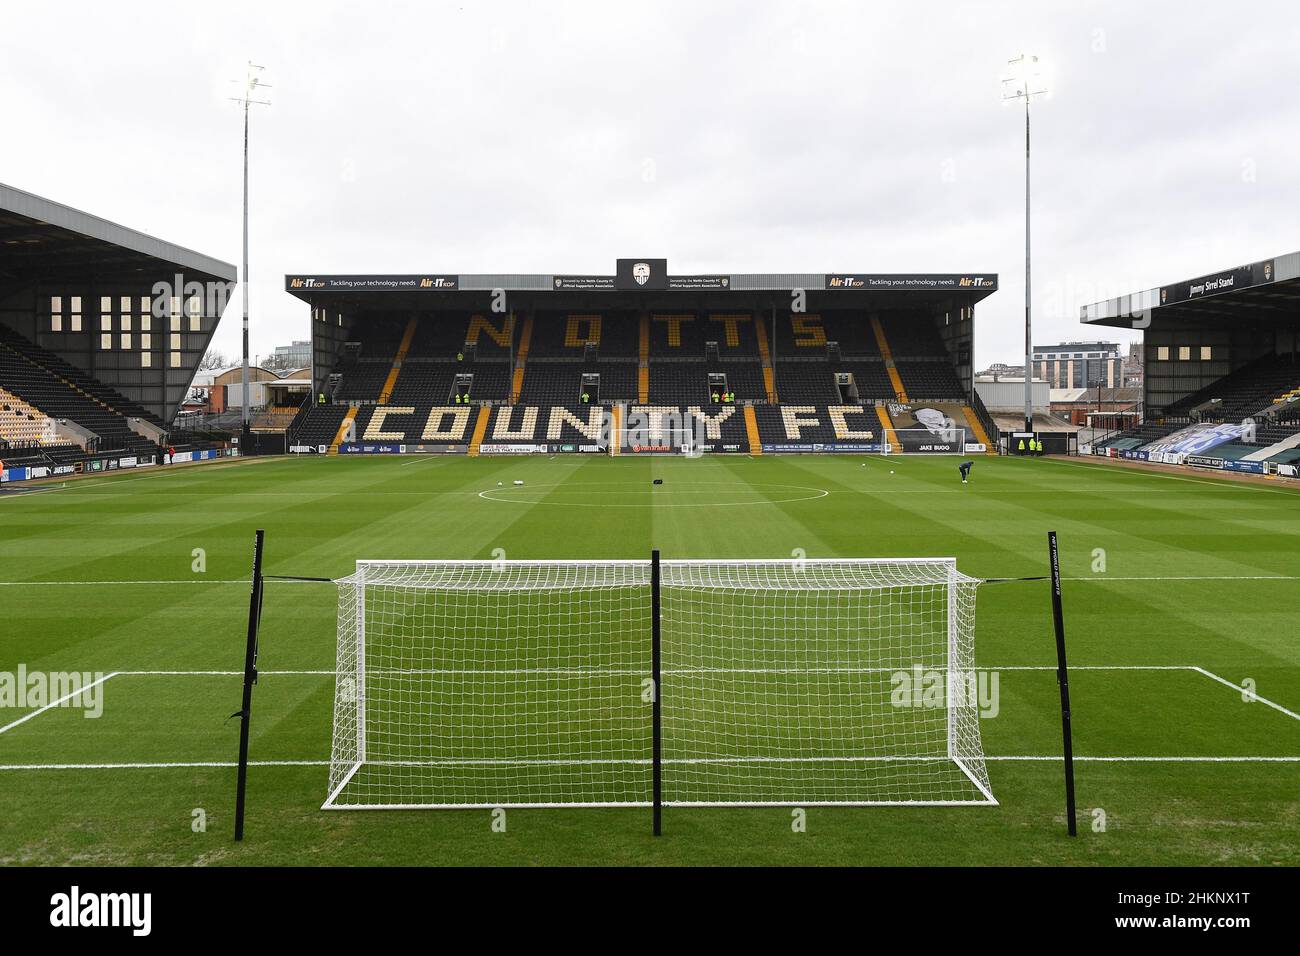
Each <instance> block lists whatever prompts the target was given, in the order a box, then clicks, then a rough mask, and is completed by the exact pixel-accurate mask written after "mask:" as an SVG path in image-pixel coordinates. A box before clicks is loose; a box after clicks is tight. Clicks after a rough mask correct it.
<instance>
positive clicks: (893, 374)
mask: <svg viewBox="0 0 1300 956" xmlns="http://www.w3.org/2000/svg"><path fill="white" fill-rule="evenodd" d="M871 331H872V332H873V333H875V336H876V345H877V346H879V348H880V355H881V357H882V358H883V359H884V360H885V372H886V373H887V374H888V375H889V383H890V384H891V385H892V386H894V397H895V398H896V399H898V400H899V401H900V402H902V403H904V404H906V403H907V400H908V399H907V392H906V391H905V390H904V389H903V380H902V379H901V378H899V377H898V367H897V366H896V365H894V353H893V352H891V351H890V349H889V343H888V342H887V341H886V340H885V327H884V326H883V325H881V324H880V319H879V318H878V317H876V316H874V315H873V316H872V317H871ZM881 424H884V421H883V420H882V421H881ZM889 431H890V433H891V434H892V428H890V429H889Z"/></svg>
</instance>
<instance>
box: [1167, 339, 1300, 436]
mask: <svg viewBox="0 0 1300 956" xmlns="http://www.w3.org/2000/svg"><path fill="white" fill-rule="evenodd" d="M1296 388H1300V364H1297V363H1296V361H1295V360H1294V359H1293V358H1291V357H1290V356H1283V355H1269V356H1265V357H1264V358H1261V359H1257V360H1256V361H1254V362H1251V363H1249V364H1247V365H1244V366H1242V367H1241V368H1239V369H1237V371H1235V372H1233V373H1231V374H1230V375H1225V376H1224V377H1223V378H1221V379H1219V380H1218V381H1217V382H1215V383H1213V384H1212V385H1207V386H1206V387H1205V388H1202V389H1200V390H1199V391H1196V392H1194V393H1192V394H1191V395H1188V396H1187V397H1186V398H1184V399H1182V400H1181V401H1178V402H1175V403H1174V404H1173V405H1170V406H1169V407H1168V408H1167V409H1165V417H1166V418H1171V419H1176V418H1181V419H1188V418H1190V417H1192V415H1193V412H1195V417H1197V418H1198V419H1200V420H1201V421H1212V422H1232V421H1241V420H1242V419H1243V418H1247V417H1249V416H1251V415H1256V414H1258V413H1259V412H1261V411H1263V410H1264V409H1266V408H1269V407H1271V406H1272V405H1274V404H1275V403H1276V402H1278V401H1279V399H1280V398H1281V397H1282V396H1283V395H1285V394H1287V393H1289V392H1291V391H1292V390H1294V389H1296ZM1211 403H1213V404H1211Z"/></svg>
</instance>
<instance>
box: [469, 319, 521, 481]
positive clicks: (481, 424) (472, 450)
mask: <svg viewBox="0 0 1300 956" xmlns="http://www.w3.org/2000/svg"><path fill="white" fill-rule="evenodd" d="M528 321H529V322H531V321H532V320H531V319H529V320H528ZM527 327H528V326H527V324H526V323H525V325H524V328H525V329H526V328H527ZM519 383H520V385H522V384H523V367H522V366H520V368H519ZM491 418H492V409H491V408H490V407H489V406H487V405H480V406H479V409H478V418H477V419H475V421H474V437H473V438H471V439H470V440H469V451H468V455H469V457H471V458H477V457H478V453H479V449H480V448H482V447H483V438H484V436H486V435H487V430H488V420H489V419H491Z"/></svg>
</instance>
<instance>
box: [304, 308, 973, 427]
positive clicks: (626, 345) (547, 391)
mask: <svg viewBox="0 0 1300 956" xmlns="http://www.w3.org/2000/svg"><path fill="white" fill-rule="evenodd" d="M880 319H881V322H880V328H881V329H882V330H884V332H885V335H887V336H888V337H889V340H890V342H891V343H894V344H893V349H892V352H891V355H890V358H889V359H888V360H887V359H886V356H885V354H883V353H882V346H881V339H880V336H879V335H878V334H877V330H876V326H875V324H874V323H873V321H872V317H871V316H869V315H867V314H865V313H862V312H858V311H853V310H830V311H827V312H825V313H822V314H817V315H807V314H789V313H787V314H786V315H784V316H778V317H777V319H776V321H775V323H773V322H772V319H771V316H770V314H768V315H764V314H763V313H752V312H744V311H735V312H729V313H723V312H672V313H669V312H664V313H651V314H649V315H646V316H644V317H642V316H639V315H637V314H635V313H630V312H617V311H615V312H609V313H603V312H596V311H591V312H581V313H577V312H561V311H545V310H543V311H539V312H537V313H535V314H532V315H522V316H520V317H518V319H517V321H516V322H515V323H514V327H513V328H512V326H511V323H510V320H509V319H508V317H506V316H502V315H498V314H469V313H447V314H436V315H427V316H417V317H416V324H415V327H414V329H413V330H412V334H411V336H410V339H409V347H408V348H407V350H406V351H405V353H404V354H399V353H400V351H401V343H402V341H404V340H405V338H404V337H405V335H406V329H407V327H408V325H409V323H410V317H409V316H373V317H371V316H367V317H363V318H362V319H361V320H360V321H358V322H357V323H356V324H355V325H354V327H353V329H352V332H351V333H350V342H349V344H347V345H345V346H344V347H342V348H340V351H339V355H338V357H337V359H336V361H335V365H334V368H333V369H332V372H333V373H334V374H336V375H338V376H339V378H337V379H335V382H336V383H337V388H335V389H334V390H333V392H332V394H330V395H329V397H330V399H331V400H332V404H329V405H326V406H323V407H321V406H312V407H310V408H308V409H305V410H304V411H303V412H302V413H301V414H300V415H299V416H298V418H297V420H296V421H295V422H294V426H293V427H292V428H291V430H290V431H291V443H292V444H299V445H312V446H320V445H327V446H328V445H333V443H334V439H335V438H336V437H337V435H338V433H339V427H340V426H341V424H342V423H343V421H344V417H345V415H346V414H347V411H346V408H345V407H344V406H355V408H356V411H355V412H354V413H353V414H354V416H355V417H354V419H353V420H354V422H355V426H356V428H355V438H356V440H357V441H359V442H398V441H400V442H401V443H404V444H411V443H420V442H448V443H455V444H462V443H466V444H468V443H470V438H471V434H470V433H472V432H473V431H474V424H475V423H476V422H477V420H478V411H479V409H480V408H482V407H483V406H485V405H486V406H507V407H506V408H504V409H502V408H498V407H493V408H491V415H490V419H489V424H488V425H487V426H486V431H485V434H484V436H483V438H482V442H483V444H484V445H487V446H493V445H505V444H510V443H512V442H513V443H515V444H519V443H522V444H528V443H530V442H539V443H540V442H548V441H549V442H554V441H578V442H581V440H582V439H581V435H582V431H581V429H579V430H577V431H574V430H573V429H572V428H571V427H570V426H569V425H568V424H565V422H567V421H568V419H567V418H566V417H565V416H566V415H577V416H578V417H579V419H580V420H581V421H588V420H589V419H588V416H590V415H591V414H593V409H594V406H606V407H607V406H610V405H615V404H617V405H620V406H622V407H623V409H624V414H627V415H631V414H633V413H634V412H635V410H636V409H637V408H638V407H640V402H641V399H642V398H643V397H644V399H645V403H646V404H647V405H649V406H653V407H656V408H663V409H670V410H676V412H677V413H679V414H680V413H681V412H683V411H685V410H688V409H689V408H691V407H695V408H698V409H699V410H700V413H701V417H702V418H703V419H704V421H705V423H706V425H707V426H708V428H709V430H710V434H711V436H715V437H713V438H711V439H710V440H711V442H713V443H716V444H720V445H722V446H724V447H726V448H727V450H736V451H740V450H748V449H749V448H750V447H751V446H752V443H753V442H754V441H756V440H768V439H769V438H771V440H772V441H774V442H777V443H796V442H804V443H826V442H835V441H842V442H860V441H863V440H864V439H862V438H861V437H860V435H861V434H862V433H865V432H871V433H872V434H873V435H874V434H875V433H877V432H878V431H879V430H880V423H879V419H878V418H877V416H876V413H875V405H876V404H877V403H881V402H893V401H895V399H896V397H897V391H896V389H895V384H894V379H893V378H892V377H891V370H890V369H889V368H888V367H887V362H888V361H896V364H897V370H898V375H899V376H901V377H902V379H903V381H904V382H905V384H906V387H907V390H908V394H909V397H911V396H915V397H916V398H917V399H920V400H946V401H961V398H962V396H961V387H960V384H959V381H958V378H957V374H956V370H955V369H954V368H953V366H952V363H951V361H950V359H949V358H948V356H947V353H946V351H945V348H944V346H943V343H942V341H941V340H940V338H939V335H938V332H937V330H936V329H935V326H934V323H933V319H932V317H930V316H928V315H914V314H910V313H904V312H898V313H892V312H891V313H886V314H885V315H883V316H881V317H880ZM773 326H775V328H774V327H773ZM397 359H400V367H399V368H398V371H397V375H396V378H395V380H392V372H393V370H394V361H395V360H397ZM512 360H513V363H512ZM841 373H847V374H848V375H850V376H851V382H852V384H851V385H850V384H847V383H846V384H844V385H841V384H840V382H839V378H840V374H841ZM465 375H468V376H471V379H470V381H471V382H472V384H471V386H470V389H469V404H468V406H466V405H463V404H461V403H458V402H456V400H455V396H456V394H457V393H458V392H459V391H461V389H459V388H458V386H457V382H458V376H465ZM593 375H594V376H597V378H596V380H595V383H596V384H594V385H593V384H588V385H585V386H584V382H588V383H590V382H591V380H590V379H587V378H584V377H585V376H593ZM718 376H721V378H720V379H719V378H718ZM769 376H770V378H769ZM390 380H391V381H392V385H391V393H390V394H388V395H385V394H384V389H385V387H386V385H387V383H389V382H390ZM720 382H725V385H721V384H719V383H720ZM462 384H463V383H462ZM769 384H771V385H774V386H775V390H776V396H777V398H778V399H779V401H780V402H782V403H783V404H785V405H793V406H811V407H813V408H815V409H816V413H815V414H814V415H813V416H812V417H814V418H816V419H817V424H815V425H808V426H801V427H800V428H797V429H795V431H796V433H797V434H798V436H799V437H793V436H791V435H789V434H788V429H787V424H788V422H787V417H788V416H786V415H785V413H784V412H783V411H782V410H781V409H780V408H774V407H771V406H769V405H768V402H769V401H770V399H771V397H772V396H771V393H770V392H769ZM516 391H517V394H516ZM723 392H725V393H732V394H734V396H735V400H734V404H732V403H729V402H714V400H713V396H714V394H715V393H723ZM584 393H586V394H588V395H589V396H590V402H589V404H584V403H583V401H582V396H583V395H584ZM381 403H382V404H381ZM512 403H513V407H510V406H511V404H512ZM746 405H753V406H754V407H755V410H756V413H757V414H756V418H755V421H756V422H757V424H758V438H755V436H754V435H753V434H751V432H750V431H749V429H748V428H747V426H746V412H745V408H744V406H746ZM384 406H387V407H386V408H385V407H384ZM843 407H847V409H846V410H843V411H841V410H840V409H842V408H843ZM830 409H836V410H837V411H836V412H835V415H831V413H830V411H829V410H830ZM553 415H558V416H559V418H557V419H555V421H557V422H559V423H560V424H559V425H558V426H557V427H559V428H560V432H561V433H562V434H563V437H562V438H559V439H557V438H547V437H546V436H547V434H548V433H549V432H551V431H553V429H551V428H550V425H551V423H552V416H553ZM802 415H803V413H801V412H800V413H796V419H798V418H800V416H802ZM846 415H847V416H848V419H847V421H849V422H850V424H847V425H845V424H840V425H837V424H836V422H844V421H846V419H845V418H844V416H846ZM448 416H454V421H453V420H452V418H449V417H448ZM501 423H504V424H501ZM523 423H531V424H529V426H528V427H525V425H524V424H523ZM431 435H432V436H433V437H430V436H431ZM494 436H495V437H494ZM501 436H510V437H508V438H503V437H501ZM520 436H526V437H520Z"/></svg>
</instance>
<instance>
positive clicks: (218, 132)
mask: <svg viewBox="0 0 1300 956" xmlns="http://www.w3.org/2000/svg"><path fill="white" fill-rule="evenodd" d="M1298 10H1300V8H1298V7H1297V6H1296V5H1295V3H1294V2H1293V0H1292V2H1284V0H1279V2H1261V3H1252V2H1238V3H1233V4H1214V5H1209V4H1188V3H1183V2H1164V0H1160V2H1152V0H1143V2H1141V3H1134V2H1131V0H1128V2H1095V3H1077V2H1075V3H1069V4H1068V5H1067V4H1066V3H1063V2H1042V0H1037V2H1014V3H1012V2H1008V3H972V2H962V3H957V2H947V0H930V2H928V3H915V2H912V3H894V4H887V3H870V4H869V3H865V2H799V0H776V2H747V3H741V2H729V0H703V2H702V0H695V2H689V3H676V2H673V3H668V2H654V0H646V2H637V3H620V2H616V0H605V2H590V3H588V2H581V3H579V2H566V0H553V2H549V3H537V2H533V3H529V2H523V0H512V2H506V0H480V2H474V0H463V2H460V3H456V2H452V3H443V2H409V3H399V2H384V0H372V2H366V3H338V2H327V0H315V2H312V3H290V2H261V3H242V2H228V3H220V4H215V3H200V2H177V0H170V2H159V3H145V2H133V0H117V2H114V3H102V2H94V3H73V2H59V0H51V2H44V3H23V4H19V3H17V2H16V0H9V2H7V3H6V9H5V12H4V28H3V30H0V103H2V104H3V117H4V121H3V124H2V131H0V143H3V147H2V148H0V182H5V183H7V184H9V185H12V186H16V187H18V188H20V189H25V190H28V191H29V192H34V193H37V194H39V195H42V196H46V197H48V198H51V199H55V200H58V201H60V202H64V203H67V204H69V205H71V206H75V207H77V208H81V209H85V210H87V211H89V212H93V213H95V214H97V215H100V216H103V217H105V218H107V219H111V220H113V221H116V222H119V223H121V224H123V225H126V226H130V227H133V228H137V229H141V230H144V231H146V232H150V233H153V234H155V235H157V236H159V237H162V238H164V239H167V240H170V241H173V242H177V243H180V244H182V245H186V246H190V247H192V248H195V249H198V250H200V251H202V252H205V253H209V254H211V255H215V256H218V257H220V258H222V259H225V260H227V261H229V262H238V261H239V258H240V147H241V138H240V134H241V118H240V109H239V107H238V106H237V105H236V104H234V103H232V102H229V101H228V100H227V99H226V97H229V96H234V95H237V94H238V93H239V89H240V88H239V86H238V85H237V84H235V83H232V82H231V80H234V79H237V78H239V77H241V76H242V75H243V64H244V63H245V62H246V61H248V60H249V59H252V60H253V61H254V62H257V63H261V64H265V65H266V67H267V69H266V71H265V74H264V77H265V80H266V82H268V83H270V84H271V85H272V87H273V88H272V89H270V90H268V91H267V97H268V98H270V99H271V100H272V101H273V105H272V106H270V107H257V108H256V113H255V115H254V117H253V121H254V122H253V134H252V135H253V182H252V227H251V244H252V252H251V275H252V285H251V291H252V315H253V322H254V331H253V351H254V352H255V353H265V352H269V351H270V350H271V349H272V348H273V347H274V346H275V345H277V344H282V343H285V342H287V341H289V340H290V339H291V338H294V337H304V336H306V335H307V333H308V322H307V313H306V307H305V306H304V305H303V304H301V303H299V302H298V301H297V300H296V299H293V298H291V297H290V296H288V295H287V294H285V293H284V292H283V291H282V289H283V276H284V274H285V273H286V272H300V271H301V272H314V273H324V272H487V271H503V272H504V271H520V272H539V273H550V272H577V273H582V272H599V273H610V272H612V271H613V265H614V259H615V258H616V257H617V256H631V255H648V256H666V257H667V258H668V261H669V268H670V271H672V272H677V273H692V272H700V273H708V272H726V271H731V272H764V271H773V272H775V271H807V272H827V271H840V270H843V271H875V272H959V271H960V272H968V271H987V272H997V273H998V274H999V275H1000V277H1001V291H999V292H998V293H997V294H995V295H994V296H992V297H991V298H989V299H988V300H986V301H985V303H984V304H983V305H982V306H981V311H980V312H979V313H978V314H977V321H978V323H979V326H978V328H979V332H978V354H977V356H976V360H977V361H978V362H979V363H981V364H985V363H989V362H992V361H1002V360H1005V361H1015V358H1016V356H1017V355H1018V354H1019V353H1020V352H1021V343H1022V336H1023V331H1022V330H1023V325H1022V319H1023V297H1024V258H1023V249H1024V221H1023V215H1024V206H1023V201H1024V198H1023V188H1024V165H1023V164H1024V156H1023V114H1022V113H1020V112H1018V111H1016V110H1015V109H1014V108H1008V107H1006V106H1004V104H1003V103H1002V102H1001V95H1002V91H1001V84H1000V82H999V80H1000V79H1001V77H1002V76H1003V75H1004V74H1005V73H1006V61H1007V60H1008V59H1009V58H1010V57H1013V56H1015V55H1017V54H1018V53H1020V52H1022V51H1028V52H1031V53H1036V54H1038V55H1039V56H1040V57H1041V58H1042V61H1043V62H1044V64H1045V65H1046V68H1047V82H1048V83H1049V85H1050V87H1051V91H1052V92H1051V96H1050V98H1048V99H1045V100H1043V101H1041V102H1039V103H1037V104H1036V105H1035V110H1034V124H1035V125H1034V147H1035V152H1034V162H1035V177H1034V197H1035V206H1034V257H1035V258H1034V266H1035V270H1034V285H1033V290H1034V310H1035V315H1036V323H1035V324H1036V330H1038V334H1036V336H1035V338H1036V339H1037V340H1038V341H1039V342H1040V343H1042V342H1045V341H1046V340H1048V339H1051V340H1053V341H1056V340H1059V339H1062V338H1073V337H1077V336H1079V335H1080V333H1081V332H1083V331H1084V330H1082V329H1081V328H1080V327H1079V326H1078V318H1077V316H1078V309H1079V306H1080V305H1081V304H1084V303H1087V302H1093V301H1096V300H1098V299H1102V298H1107V297H1110V296H1112V295H1117V294H1120V293H1123V292H1130V291H1135V290H1138V289H1144V288H1149V287H1152V286H1155V285H1159V284H1160V283H1162V282H1168V281H1172V280H1175V279H1181V278H1188V277H1191V276H1194V275H1197V274H1200V273H1204V272H1209V271H1213V270H1216V269H1219V268H1221V267H1227V266H1232V265H1237V264H1241V263H1246V262H1251V261H1255V260H1258V259H1262V258H1266V257H1268V256H1271V255H1277V254H1281V253H1284V252H1290V251H1294V250H1295V249H1297V248H1300V226H1298V223H1300V216H1298V215H1297V210H1300V95H1297V94H1298V93H1300V12H1297V11H1298ZM238 320H239V315H238V302H237V301H236V303H235V304H234V305H233V306H232V307H231V308H230V309H229V310H228V311H227V313H226V318H225V321H224V322H223V326H222V329H221V331H219V333H218V338H217V343H216V344H217V347H218V348H220V349H222V350H223V351H225V352H227V353H228V354H234V353H236V352H237V351H238V324H239V322H238Z"/></svg>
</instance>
